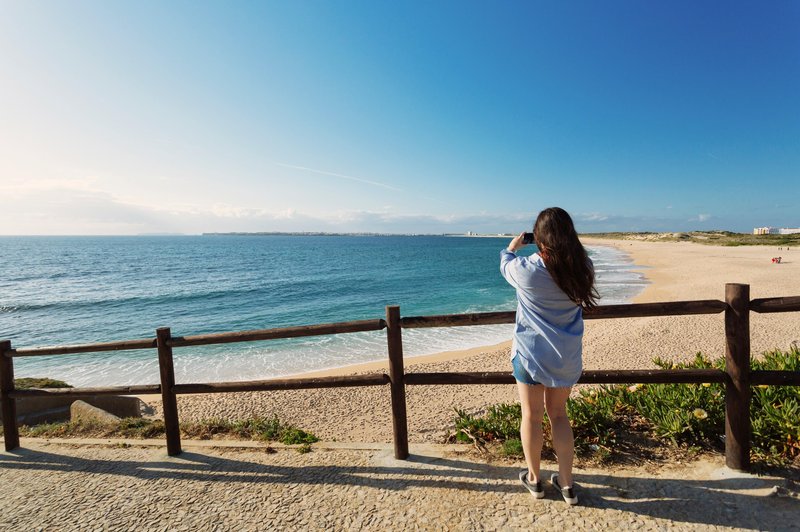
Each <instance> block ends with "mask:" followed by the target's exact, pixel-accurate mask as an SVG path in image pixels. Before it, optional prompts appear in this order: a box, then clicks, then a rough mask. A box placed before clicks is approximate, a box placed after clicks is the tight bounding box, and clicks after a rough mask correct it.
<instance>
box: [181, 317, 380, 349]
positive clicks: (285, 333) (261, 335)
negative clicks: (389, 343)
mask: <svg viewBox="0 0 800 532" xmlns="http://www.w3.org/2000/svg"><path fill="white" fill-rule="evenodd" d="M385 327H386V323H385V322H384V321H383V320H380V319H379V320H357V321H345V322H340V323H322V324H319V325H301V326H298V327H284V328H281V329H261V330H255V331H241V332H226V333H217V334H200V335H196V336H175V337H173V338H171V339H170V340H169V346H170V347H187V346H192V345H210V344H230V343H236V342H255V341H258V340H276V339H279V338H301V337H304V336H322V335H326V334H346V333H355V332H365V331H380V330H381V329H383V328H385Z"/></svg>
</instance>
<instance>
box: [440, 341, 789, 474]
mask: <svg viewBox="0 0 800 532" xmlns="http://www.w3.org/2000/svg"><path fill="white" fill-rule="evenodd" d="M654 363H655V364H656V365H657V366H658V367H660V368H662V369H686V368H692V369H703V368H718V369H723V368H724V360H721V359H720V360H716V361H713V362H712V361H711V360H709V359H708V358H706V357H705V356H703V355H702V354H701V353H697V354H696V355H695V358H694V360H693V361H691V362H689V363H685V364H674V363H671V362H667V361H664V360H660V359H656V360H654ZM751 368H752V369H753V370H779V371H800V349H798V347H797V345H792V347H791V348H790V349H789V350H788V351H781V350H775V351H770V352H766V353H764V354H763V357H761V358H760V359H754V360H753V361H752V363H751ZM567 411H568V413H569V417H570V420H571V422H572V427H573V432H574V434H575V448H576V451H577V453H578V454H579V455H584V456H585V455H587V454H590V455H593V456H595V457H598V458H613V457H614V456H615V453H616V450H617V448H618V447H619V444H620V443H622V441H623V440H624V439H627V438H628V437H629V436H630V435H631V433H632V432H634V431H637V432H641V431H642V430H643V431H644V433H645V435H647V436H648V437H649V438H651V439H654V440H658V441H666V442H669V443H670V444H671V445H673V446H688V447H695V448H696V447H699V448H703V449H710V450H720V449H722V447H723V443H724V442H723V436H724V434H725V395H724V387H723V384H721V383H703V384H634V385H631V386H625V385H613V386H600V387H598V388H593V389H590V390H586V389H583V390H581V391H580V392H579V394H578V397H576V398H574V399H573V398H570V399H569V400H568V402H567ZM521 417H522V413H521V407H520V405H519V404H498V405H495V406H492V407H489V408H488V409H487V410H486V412H485V413H484V414H481V415H472V414H468V413H466V412H464V411H462V410H458V409H456V417H455V420H454V421H455V435H454V436H455V440H456V441H461V442H476V443H485V442H491V441H495V440H496V441H499V442H503V446H502V450H501V452H502V453H503V454H505V455H507V456H515V454H514V452H512V451H514V450H516V449H521V444H520V443H517V442H518V441H519V438H520V435H519V424H520V419H521ZM750 419H751V423H752V441H751V449H752V456H753V458H754V459H755V460H756V461H761V462H765V463H768V464H771V465H780V464H786V463H789V462H790V461H792V460H794V459H796V458H798V457H800V387H798V386H765V385H761V386H754V387H753V388H752V403H751V408H750ZM543 425H544V433H545V438H547V434H548V431H549V423H548V422H547V416H546V415H545V420H544V421H543Z"/></svg>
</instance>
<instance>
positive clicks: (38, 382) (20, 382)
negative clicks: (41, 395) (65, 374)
mask: <svg viewBox="0 0 800 532" xmlns="http://www.w3.org/2000/svg"><path fill="white" fill-rule="evenodd" d="M14 388H16V389H18V390H27V389H29V388H72V386H70V385H69V384H67V383H66V382H64V381H57V380H55V379H48V378H47V377H22V378H21V379H14Z"/></svg>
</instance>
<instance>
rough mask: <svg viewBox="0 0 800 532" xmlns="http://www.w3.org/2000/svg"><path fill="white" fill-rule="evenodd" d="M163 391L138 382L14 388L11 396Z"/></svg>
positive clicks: (142, 393) (120, 393) (124, 393)
mask: <svg viewBox="0 0 800 532" xmlns="http://www.w3.org/2000/svg"><path fill="white" fill-rule="evenodd" d="M156 393H161V386H160V385H158V384H138V385H136V386H107V387H103V388H31V389H23V390H14V391H13V392H11V394H10V397H13V398H15V399H21V398H23V397H64V396H68V397H88V396H90V395H148V394H156Z"/></svg>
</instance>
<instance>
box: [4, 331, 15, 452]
mask: <svg viewBox="0 0 800 532" xmlns="http://www.w3.org/2000/svg"><path fill="white" fill-rule="evenodd" d="M10 349H11V341H9V340H3V341H0V412H2V413H3V441H4V442H5V447H6V451H13V450H14V449H16V448H17V447H19V429H18V428H17V401H16V399H14V397H12V394H13V393H14V359H13V358H11V357H9V356H6V353H7V352H8V351H9V350H10Z"/></svg>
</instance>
